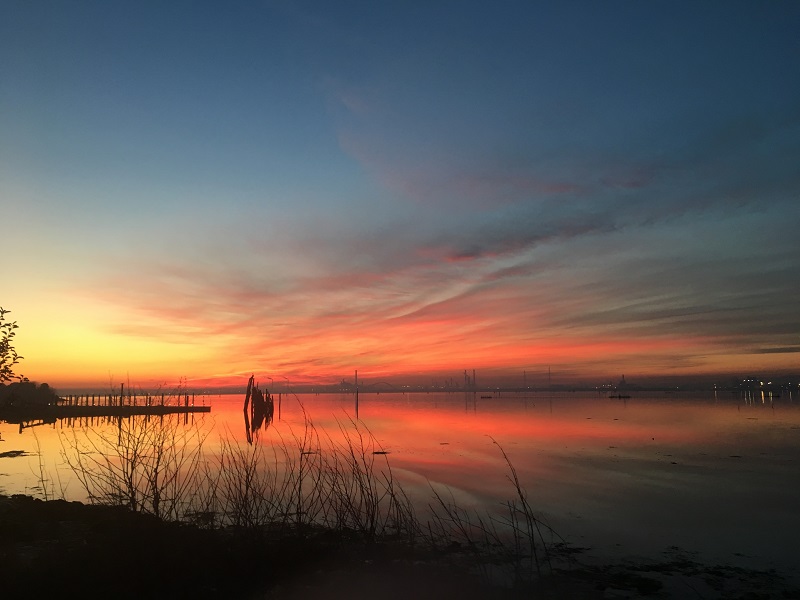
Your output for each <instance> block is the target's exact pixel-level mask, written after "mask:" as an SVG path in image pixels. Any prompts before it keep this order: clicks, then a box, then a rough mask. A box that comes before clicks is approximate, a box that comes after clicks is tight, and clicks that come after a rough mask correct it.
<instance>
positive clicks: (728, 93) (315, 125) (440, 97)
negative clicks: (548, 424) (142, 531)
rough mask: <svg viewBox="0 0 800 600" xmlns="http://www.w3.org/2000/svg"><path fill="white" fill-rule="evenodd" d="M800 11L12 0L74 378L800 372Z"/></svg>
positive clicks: (37, 307)
mask: <svg viewBox="0 0 800 600" xmlns="http://www.w3.org/2000/svg"><path fill="white" fill-rule="evenodd" d="M798 32H800V3H799V2H795V1H788V0H787V1H785V2H781V1H774V2H754V1H750V2H733V1H730V2H728V1H726V2H675V1H670V2H659V1H654V2H634V1H628V2H615V1H609V2H557V3H556V2H532V1H529V0H528V1H523V2H467V1H458V2H456V1H453V2H437V1H432V0H428V1H425V2H416V3H412V2H398V3H391V4H390V3H384V2H366V1H364V2H323V1H320V2H303V1H300V2H290V1H288V0H287V1H275V2H270V1H264V2H231V3H219V2H178V1H175V2H103V1H96V2H88V1H84V2H40V1H37V0H20V1H13V0H7V1H5V2H3V3H2V7H0V223H2V229H3V233H2V240H3V246H4V248H3V253H2V256H3V261H2V267H3V271H2V277H0V306H2V307H3V308H6V309H10V310H11V311H12V312H11V314H10V315H8V317H10V318H11V319H13V320H16V321H17V323H18V324H19V327H20V328H19V330H18V334H17V337H16V338H15V342H16V347H17V350H18V351H19V353H20V354H22V355H23V356H24V357H25V358H24V360H23V361H22V362H21V363H20V365H19V369H18V371H19V372H21V373H23V374H24V375H27V376H28V377H30V378H31V379H32V380H36V381H47V382H49V383H50V384H51V385H53V386H55V387H56V388H69V387H77V386H95V387H103V386H107V385H108V384H109V382H111V381H125V380H129V381H132V382H135V383H137V384H138V385H142V386H149V385H154V384H158V383H160V382H172V381H176V380H178V379H179V378H185V379H186V380H187V382H189V384H190V385H194V384H197V385H206V384H209V385H210V384H225V383H229V382H236V383H242V384H244V383H246V378H247V377H248V376H249V374H250V373H256V374H257V376H258V377H260V378H261V380H266V378H267V377H272V378H273V379H274V380H275V382H278V381H286V380H288V381H291V382H298V383H299V382H337V381H340V380H341V379H342V378H351V377H352V373H353V371H354V370H355V369H358V370H359V377H360V378H363V379H365V380H367V381H369V380H372V381H379V380H380V381H392V382H402V381H422V382H425V383H429V382H431V381H434V380H438V381H443V380H444V379H446V378H450V377H452V378H454V379H456V380H457V381H458V380H463V375H462V373H463V370H464V369H469V370H472V369H477V370H478V372H479V377H480V376H484V377H496V378H501V377H504V378H506V379H507V380H508V381H509V382H518V383H521V382H522V378H523V372H527V374H528V378H529V381H536V380H537V378H538V380H539V381H542V380H543V379H545V380H546V377H547V371H548V368H549V369H551V372H552V377H553V382H554V383H555V382H572V381H597V382H598V383H600V382H602V381H608V380H614V381H616V380H618V379H619V377H620V375H621V374H623V373H624V374H625V376H626V378H627V379H629V380H636V379H637V378H640V379H643V378H647V377H652V376H686V377H689V376H701V375H706V374H715V373H722V374H729V375H733V374H740V375H747V374H750V373H754V374H758V373H787V372H800V34H798Z"/></svg>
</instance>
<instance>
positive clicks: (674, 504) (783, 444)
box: [0, 392, 800, 571]
mask: <svg viewBox="0 0 800 600" xmlns="http://www.w3.org/2000/svg"><path fill="white" fill-rule="evenodd" d="M203 401H204V402H206V403H209V404H211V405H212V406H213V408H212V413H211V414H210V415H205V416H200V417H198V416H195V417H194V421H195V423H197V424H199V425H200V426H201V427H203V428H204V429H207V430H208V431H210V432H211V434H210V436H209V438H208V440H207V443H206V450H207V451H208V452H214V451H215V450H216V449H217V448H218V447H219V446H218V444H219V440H220V438H221V437H222V436H225V435H227V436H230V437H233V438H235V439H237V440H240V441H242V442H244V440H245V427H244V423H243V416H242V401H243V397H242V396H216V397H207V398H205V399H204V400H203ZM197 402H198V403H199V402H200V399H199V398H198V399H197ZM300 402H302V403H303V405H304V407H305V409H306V411H307V412H308V414H309V415H310V416H311V418H312V419H313V421H314V423H315V425H316V426H317V427H318V428H319V429H324V430H332V431H335V430H337V429H338V425H337V422H342V421H346V420H347V419H348V418H349V417H353V416H354V413H355V403H354V399H353V397H352V396H350V395H342V396H336V395H319V396H314V395H301V396H294V395H291V396H290V395H284V396H283V398H282V402H281V413H280V419H278V418H277V407H276V419H275V421H274V422H273V424H272V425H271V426H270V427H269V428H268V429H267V430H265V431H261V432H260V439H261V441H262V442H263V441H265V440H266V441H268V440H269V439H270V437H274V436H277V435H284V436H286V435H288V434H289V432H290V430H291V429H294V430H295V431H296V430H297V429H298V428H299V427H300V426H301V423H302V411H301V408H300ZM358 416H359V418H360V419H361V420H362V421H363V423H364V424H365V425H366V426H367V427H368V428H369V430H370V431H371V432H372V433H373V435H374V436H375V438H376V439H377V440H378V442H379V443H380V444H381V445H382V447H383V449H384V450H386V451H387V452H388V453H389V454H388V458H389V460H390V464H391V466H392V469H393V471H394V473H395V475H396V476H397V477H398V478H399V479H401V480H402V482H403V484H404V487H405V488H406V490H407V491H408V492H409V494H410V495H411V496H412V497H413V498H414V499H415V500H416V501H417V502H418V503H419V504H420V505H423V506H424V505H426V503H427V502H428V499H429V498H430V496H431V493H430V486H431V485H433V486H436V487H437V489H439V486H447V487H448V488H449V490H450V491H451V492H452V494H453V496H454V497H455V499H456V500H457V501H458V503H459V504H460V505H462V506H465V507H473V506H474V507H476V508H479V509H488V510H499V508H500V503H501V502H502V501H503V500H504V499H507V498H511V497H512V495H513V489H512V488H511V486H510V484H509V482H508V480H507V478H506V477H507V469H506V467H505V465H504V462H503V457H502V454H501V453H500V451H499V449H498V447H497V445H495V444H494V443H493V442H492V439H494V440H496V441H497V443H498V444H500V445H501V446H502V448H503V449H504V450H505V451H506V453H507V454H508V456H509V458H510V459H511V461H512V462H513V464H514V466H515V467H516V469H517V471H518V473H519V476H520V478H521V480H522V482H523V484H524V486H525V487H526V489H527V491H528V493H529V496H530V500H531V504H532V505H533V506H534V507H535V508H536V509H537V510H538V511H540V513H541V514H542V515H543V516H544V517H545V518H546V520H547V521H548V522H549V523H550V524H551V525H552V526H553V527H554V528H555V529H556V530H557V531H558V532H559V533H561V534H562V535H564V537H565V538H566V539H567V540H568V541H570V542H571V543H573V544H575V545H578V546H581V547H586V548H590V549H591V550H590V551H588V555H589V556H592V555H597V556H612V557H613V556H634V555H648V556H657V555H659V554H660V553H661V552H663V551H664V550H665V549H667V548H668V547H670V546H679V547H681V548H683V549H685V550H690V551H697V552H699V553H700V554H701V557H703V558H704V559H707V560H715V561H716V560H719V561H725V562H730V563H734V564H742V565H748V566H752V567H757V568H764V567H769V566H775V567H776V568H778V569H780V570H782V571H787V570H792V569H793V568H794V567H796V566H797V559H796V558H795V556H794V551H795V549H796V544H797V535H798V533H797V532H800V484H798V482H800V402H798V399H797V398H792V397H781V398H779V399H775V400H773V401H769V399H766V400H764V401H761V399H758V400H757V401H755V402H752V401H745V400H744V399H743V398H741V397H740V396H738V395H734V394H730V393H727V392H726V393H724V394H720V395H719V396H716V397H715V396H714V395H696V394H695V395H688V394H670V393H661V394H641V395H634V397H633V398H631V399H627V400H625V399H612V398H607V397H605V396H599V395H597V394H596V393H564V394H545V393H538V394H530V395H528V396H527V397H521V396H513V395H508V396H505V395H504V396H503V397H501V398H496V397H495V398H491V399H483V398H481V397H480V396H477V397H474V396H473V395H472V394H470V395H468V396H465V395H464V394H456V393H454V394H434V393H431V394H389V393H384V394H378V395H376V394H361V395H360V397H359V414H358ZM188 419H189V421H191V420H192V417H191V416H190V417H188ZM94 426H96V427H113V425H110V424H105V425H103V424H99V423H97V422H95V425H94ZM69 431H70V426H69V424H68V423H66V422H63V421H62V422H59V423H57V424H56V425H45V426H40V427H35V428H30V429H25V430H24V431H23V432H22V433H20V432H19V428H18V426H17V425H10V424H7V423H0V438H1V440H2V441H0V453H9V452H11V451H16V450H21V451H24V452H25V453H26V454H28V456H22V457H17V458H12V457H5V458H0V491H2V492H4V493H17V492H23V493H31V494H37V493H38V490H37V485H38V482H39V472H40V456H39V450H41V453H40V455H41V461H42V463H43V466H44V469H45V470H46V471H47V473H48V477H49V478H50V479H51V480H52V481H53V482H54V483H53V486H54V487H55V489H56V490H57V492H56V494H57V495H61V493H62V490H63V492H64V494H65V495H66V496H67V497H69V498H76V499H81V498H80V494H81V490H80V489H79V487H78V486H77V484H76V483H75V482H74V481H73V480H72V475H71V472H70V470H69V469H68V468H67V467H66V466H65V465H64V464H63V459H62V456H61V453H62V452H63V450H62V443H61V439H60V438H61V437H62V436H64V435H65V434H68V432H69Z"/></svg>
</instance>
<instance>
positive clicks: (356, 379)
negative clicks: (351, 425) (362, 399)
mask: <svg viewBox="0 0 800 600" xmlns="http://www.w3.org/2000/svg"><path fill="white" fill-rule="evenodd" d="M355 382H356V419H357V418H358V369H356V376H355Z"/></svg>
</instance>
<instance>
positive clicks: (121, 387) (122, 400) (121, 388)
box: [119, 383, 125, 406]
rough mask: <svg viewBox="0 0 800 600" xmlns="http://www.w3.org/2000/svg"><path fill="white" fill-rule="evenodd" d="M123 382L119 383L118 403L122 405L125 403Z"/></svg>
mask: <svg viewBox="0 0 800 600" xmlns="http://www.w3.org/2000/svg"><path fill="white" fill-rule="evenodd" d="M124 399H125V384H124V383H120V384H119V405H120V406H122V405H123V404H124V403H125V400H124Z"/></svg>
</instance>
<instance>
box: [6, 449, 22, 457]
mask: <svg viewBox="0 0 800 600" xmlns="http://www.w3.org/2000/svg"><path fill="white" fill-rule="evenodd" d="M18 456H25V450H9V451H8V452H0V458H17V457H18Z"/></svg>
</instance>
